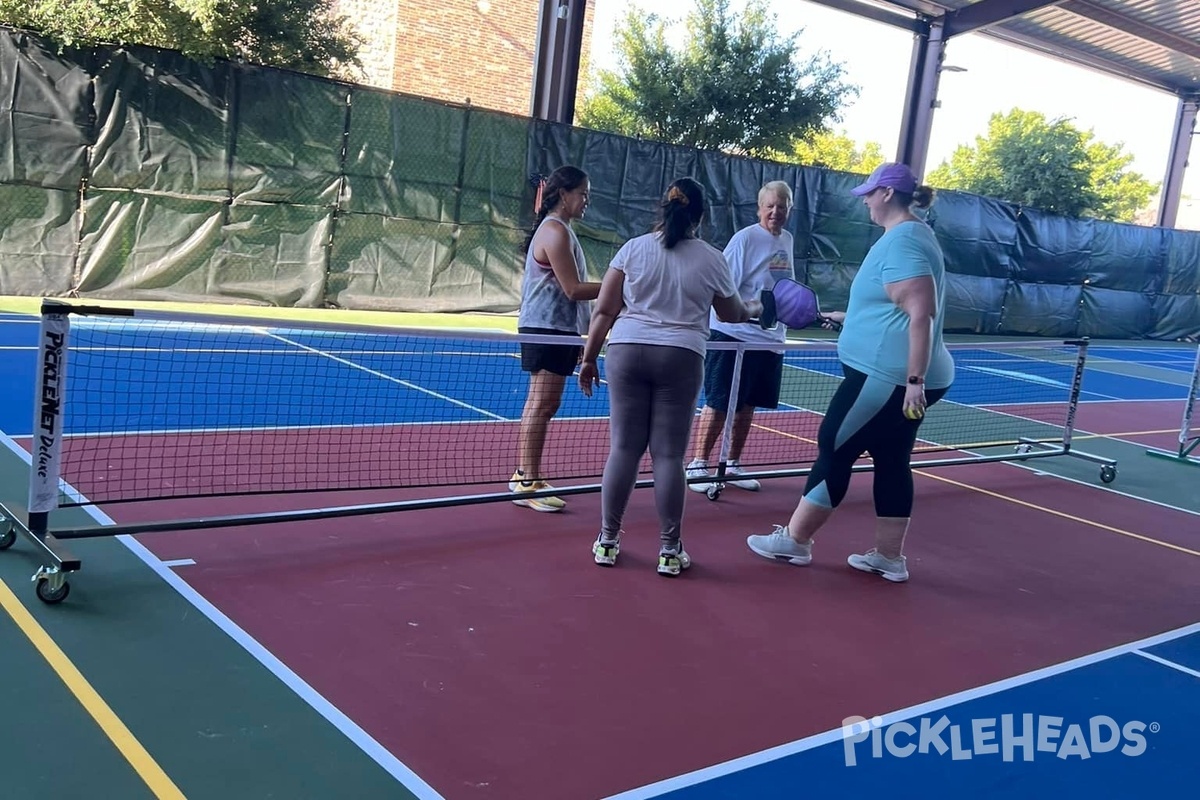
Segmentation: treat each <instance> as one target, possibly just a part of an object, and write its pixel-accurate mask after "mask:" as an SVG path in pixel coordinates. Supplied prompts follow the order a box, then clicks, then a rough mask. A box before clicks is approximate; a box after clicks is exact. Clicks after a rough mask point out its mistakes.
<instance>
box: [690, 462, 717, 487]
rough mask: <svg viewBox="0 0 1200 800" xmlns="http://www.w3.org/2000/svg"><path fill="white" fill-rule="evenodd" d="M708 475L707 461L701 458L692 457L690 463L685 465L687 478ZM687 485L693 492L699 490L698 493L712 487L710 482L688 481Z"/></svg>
mask: <svg viewBox="0 0 1200 800" xmlns="http://www.w3.org/2000/svg"><path fill="white" fill-rule="evenodd" d="M708 475H709V472H708V462H707V461H705V460H704V459H702V458H694V459H692V461H691V463H690V464H688V465H687V477H688V479H689V480H691V479H693V478H706V477H708ZM687 487H688V488H689V489H691V490H692V491H693V492H700V494H704V493H705V492H707V491H708V490H709V488H711V487H712V484H711V483H689V484H688V485H687Z"/></svg>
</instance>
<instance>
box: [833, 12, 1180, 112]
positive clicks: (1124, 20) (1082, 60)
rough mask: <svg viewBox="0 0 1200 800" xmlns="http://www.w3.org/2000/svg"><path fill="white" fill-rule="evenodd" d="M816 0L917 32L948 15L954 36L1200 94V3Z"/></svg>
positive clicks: (1169, 89) (1177, 91) (949, 34)
mask: <svg viewBox="0 0 1200 800" xmlns="http://www.w3.org/2000/svg"><path fill="white" fill-rule="evenodd" d="M814 2H817V3H819V4H821V5H826V6H830V7H833V8H838V9H841V10H843V11H848V12H850V13H853V14H857V15H859V16H863V17H867V18H870V19H874V20H876V21H879V22H885V23H888V24H891V25H897V26H900V27H905V28H909V29H912V30H914V31H919V30H920V29H921V26H922V24H923V23H924V22H925V21H926V20H928V19H930V18H933V19H936V18H939V17H942V18H944V20H945V24H946V33H947V37H948V38H949V37H953V36H954V35H956V34H961V33H967V32H972V31H974V32H977V33H980V34H983V35H985V36H990V37H992V38H995V39H1000V40H1002V41H1005V42H1009V43H1011V44H1015V45H1018V46H1020V47H1024V48H1027V49H1030V50H1034V51H1036V52H1039V53H1042V54H1045V55H1049V56H1053V57H1055V58H1059V59H1062V60H1065V61H1069V62H1073V63H1076V64H1080V65H1082V66H1085V67H1088V68H1091V69H1094V70H1098V71H1101V72H1105V73H1108V74H1110V75H1116V76H1119V77H1121V78H1125V79H1127V80H1131V81H1135V82H1137V83H1140V84H1143V85H1146V86H1150V87H1153V88H1156V89H1160V90H1162V91H1166V92H1170V93H1172V94H1175V95H1178V96H1180V97H1181V98H1195V97H1198V96H1200V0H1061V1H1060V2H1054V0H975V2H972V0H936V2H931V0H871V3H867V2H860V0H814ZM904 12H909V14H906V13H904ZM921 18H924V19H921Z"/></svg>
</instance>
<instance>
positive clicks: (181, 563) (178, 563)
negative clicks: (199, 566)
mask: <svg viewBox="0 0 1200 800" xmlns="http://www.w3.org/2000/svg"><path fill="white" fill-rule="evenodd" d="M162 565H163V566H164V567H194V566H196V559H194V558H174V559H171V560H170V561H164V562H162Z"/></svg>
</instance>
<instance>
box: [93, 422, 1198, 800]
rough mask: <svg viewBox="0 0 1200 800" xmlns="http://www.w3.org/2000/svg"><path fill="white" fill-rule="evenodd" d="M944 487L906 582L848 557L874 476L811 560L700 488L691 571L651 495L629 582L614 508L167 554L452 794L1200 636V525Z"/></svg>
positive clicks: (642, 758)
mask: <svg viewBox="0 0 1200 800" xmlns="http://www.w3.org/2000/svg"><path fill="white" fill-rule="evenodd" d="M1081 427H1084V423H1082V422H1081ZM916 480H917V491H918V498H917V503H918V505H917V509H916V514H915V522H914V525H913V531H912V533H911V534H910V539H909V543H908V546H907V551H908V554H909V569H910V572H911V573H912V580H911V581H910V582H909V583H907V584H903V585H893V584H888V583H886V582H884V581H882V580H879V579H878V578H875V577H873V576H868V575H864V574H862V573H858V572H855V571H853V570H851V569H849V568H848V567H847V566H846V564H845V559H846V556H847V555H848V554H849V553H851V552H855V551H861V550H862V549H863V548H865V547H868V546H869V545H870V539H871V526H872V520H873V512H872V510H871V506H870V485H871V476H869V475H860V476H857V477H856V478H855V480H854V482H853V485H852V487H851V492H850V495H849V497H848V498H847V500H846V503H845V505H844V506H843V508H842V509H841V511H840V512H839V513H838V514H837V515H835V517H834V519H833V521H832V522H831V523H830V524H829V526H828V527H827V528H826V530H825V531H823V532H822V535H821V536H820V539H819V541H818V544H817V547H816V550H815V556H816V562H815V563H814V564H813V566H811V567H808V568H797V567H791V566H786V565H781V564H774V563H770V562H767V561H765V560H763V559H760V558H758V557H756V556H754V555H753V554H751V553H750V552H749V551H748V550H747V549H746V546H745V543H744V538H745V535H746V534H747V533H751V532H755V531H758V532H764V531H766V530H769V525H770V523H782V522H785V521H786V518H787V516H788V514H789V513H790V511H791V509H792V507H793V505H794V503H795V501H796V499H797V497H798V493H799V490H800V485H801V484H800V482H799V481H798V480H795V479H788V480H779V481H772V482H767V483H766V484H765V485H764V489H763V491H762V492H760V493H757V494H751V493H747V492H742V491H739V490H736V489H732V488H731V489H729V490H728V491H726V492H725V494H724V495H722V497H721V499H720V501H718V502H715V503H714V502H710V501H708V500H706V499H705V498H704V497H703V496H701V495H699V494H689V497H688V512H687V518H686V521H685V534H684V535H685V541H686V543H687V546H688V550H689V552H691V553H692V556H693V558H694V560H695V566H694V567H693V569H692V570H691V571H689V572H688V573H686V574H685V575H684V576H682V577H681V578H679V579H676V580H668V579H664V578H661V577H659V576H658V575H656V574H655V572H654V565H655V559H656V554H657V535H656V533H655V530H656V526H655V521H654V519H655V518H654V513H653V502H652V494H651V492H650V491H648V490H639V491H637V492H635V494H634V501H633V504H632V506H631V509H630V512H629V514H628V515H627V517H626V531H627V534H626V536H625V538H624V539H623V541H622V545H623V547H622V553H621V557H620V562H619V564H618V566H617V567H616V568H614V569H601V568H598V567H596V566H595V565H593V564H592V562H591V557H590V552H589V548H590V544H591V541H592V539H593V538H594V536H595V532H596V530H597V524H598V518H599V498H598V497H597V496H595V495H587V496H580V497H574V498H570V500H569V502H570V505H569V508H568V509H567V511H566V512H565V513H563V514H559V515H555V514H536V513H534V512H532V511H530V510H528V509H523V508H517V507H515V506H512V505H511V504H509V503H502V504H495V505H482V506H472V507H464V508H449V509H438V510H431V511H421V512H405V513H399V514H392V515H386V516H371V517H361V518H348V519H337V520H328V521H320V522H303V523H292V524H287V525H266V526H256V527H248V528H239V529H228V530H210V531H191V532H179V533H170V534H155V535H146V536H141V537H139V538H140V540H141V541H142V542H143V543H144V544H146V545H147V546H149V547H150V548H151V550H152V551H153V552H154V553H155V554H156V555H157V556H158V557H160V558H162V559H164V560H170V559H195V561H196V564H195V565H194V566H185V567H181V568H178V573H179V574H180V575H181V576H182V577H183V578H184V579H185V580H186V581H187V582H188V583H189V584H190V585H191V586H193V587H194V588H196V589H197V590H198V591H199V592H200V593H201V594H203V595H204V596H205V597H206V598H208V599H209V600H210V601H211V602H213V603H214V604H215V605H216V606H217V607H218V608H219V609H220V610H221V611H223V612H224V613H226V614H227V615H229V616H230V617H231V618H232V619H233V620H234V621H235V622H236V623H237V624H238V625H240V626H241V627H242V628H244V629H245V630H246V631H247V632H248V633H249V634H250V635H251V636H253V637H254V638H255V639H257V640H258V641H259V642H260V643H262V644H263V645H264V646H266V647H267V648H268V649H269V650H271V651H272V652H273V653H274V654H275V655H276V656H278V657H279V658H280V659H281V660H282V661H283V662H284V663H285V664H287V665H288V666H289V667H290V668H291V669H292V670H294V671H295V672H296V673H298V674H299V675H300V677H302V678H303V679H305V680H306V681H307V682H308V683H309V684H311V685H312V686H313V687H314V688H315V689H316V690H317V691H318V692H319V693H321V694H322V695H323V696H324V697H325V698H326V699H328V700H329V701H331V702H332V703H333V704H334V705H336V706H337V707H338V708H339V709H341V710H342V711H343V712H344V713H346V714H347V715H348V716H349V717H350V718H351V719H353V720H354V721H355V722H356V723H357V724H358V725H360V726H361V727H362V728H363V729H365V730H366V731H367V732H368V733H369V734H371V735H372V736H373V737H374V738H375V739H376V740H378V741H379V742H380V743H381V744H383V745H384V746H385V747H387V748H388V749H389V750H390V751H391V752H392V753H393V754H394V755H395V756H396V757H397V758H399V759H400V760H401V761H403V762H404V763H405V764H407V765H408V766H409V767H410V768H412V769H413V770H414V771H415V772H416V773H417V774H419V775H420V776H422V777H423V778H424V779H425V780H426V781H428V782H429V783H430V784H431V785H432V786H433V787H434V788H435V789H437V790H438V791H439V792H440V793H441V794H442V795H443V796H445V797H446V798H476V797H478V798H542V797H545V798H599V797H605V796H608V795H611V794H614V793H617V792H620V791H622V790H626V789H630V788H633V787H636V786H639V785H643V784H646V783H650V782H653V781H657V780H661V779H663V778H667V777H670V776H673V775H678V774H681V773H684V772H687V771H690V770H695V769H699V768H702V767H706V766H710V765H713V764H716V763H719V762H722V761H725V760H728V759H731V758H735V757H737V756H741V755H745V754H748V753H752V752H755V751H759V750H762V749H765V748H769V747H773V746H776V745H780V744H783V743H787V742H791V741H794V740H796V739H799V738H802V737H804V736H807V735H810V734H814V733H818V732H821V731H825V730H829V729H832V728H835V727H838V726H839V725H841V724H842V721H843V719H845V718H846V717H848V716H852V715H861V716H866V717H870V716H872V715H874V714H880V713H885V712H887V711H890V710H894V709H899V708H903V707H906V706H910V705H913V704H916V703H920V702H923V701H927V700H931V699H935V698H938V697H944V696H946V695H949V694H952V693H954V692H958V691H962V690H966V689H970V688H972V687H977V686H980V685H983V684H986V683H989V682H991V681H995V680H999V679H1002V678H1006V677H1010V676H1013V675H1017V674H1020V673H1024V672H1027V671H1029V670H1032V669H1035V668H1039V667H1043V666H1047V665H1051V664H1055V663H1058V662H1062V661H1064V660H1067V659H1071V658H1074V657H1077V656H1081V655H1084V654H1088V653H1091V652H1095V651H1097V650H1101V649H1104V648H1107V647H1110V646H1115V645H1118V644H1122V643H1125V642H1128V641H1132V640H1135V639H1139V638H1141V637H1145V636H1148V635H1151V634H1155V633H1159V632H1162V631H1166V630H1170V629H1174V628H1178V627H1182V626H1184V625H1187V624H1191V623H1194V622H1196V620H1197V619H1200V597H1198V596H1197V595H1196V592H1195V586H1196V580H1195V574H1196V573H1195V570H1196V566H1197V563H1198V562H1197V560H1196V558H1197V552H1196V551H1197V550H1198V549H1200V548H1198V547H1197V544H1198V543H1197V542H1196V541H1195V539H1196V537H1195V535H1194V533H1189V532H1190V531H1194V530H1195V529H1196V527H1197V526H1196V517H1195V516H1194V515H1189V514H1186V513H1184V512H1180V511H1173V510H1170V509H1166V508H1162V507H1159V506H1154V505H1151V504H1147V503H1143V502H1140V501H1137V500H1134V499H1131V498H1128V497H1124V496H1121V495H1117V494H1113V493H1109V492H1105V491H1102V490H1100V489H1097V488H1092V487H1088V486H1081V485H1077V484H1073V483H1068V482H1064V481H1059V480H1056V479H1054V478H1052V477H1048V476H1044V475H1037V474H1035V473H1034V472H1032V471H1030V470H1024V469H1018V468H1015V467H1013V466H1009V465H996V464H991V465H970V466H962V467H954V468H948V469H939V470H931V471H930V473H929V474H926V475H921V476H919V477H918V478H917V479H916ZM968 486H973V487H978V489H982V490H983V491H977V490H975V489H972V488H967V487H968ZM369 499H370V500H376V499H378V498H376V497H371V498H369ZM361 500H363V497H362V496H349V495H341V496H334V497H328V498H325V499H323V500H322V501H321V502H322V504H329V505H332V504H337V503H348V502H353V501H361ZM1014 501H1015V502H1014ZM288 502H289V503H291V504H292V505H294V507H301V506H304V505H311V504H312V503H311V499H308V501H307V502H306V498H300V497H297V498H292V499H291V500H289V501H288ZM218 503H219V504H220V507H219V508H217V505H218ZM254 510H259V507H258V506H257V505H255V504H254V501H252V500H250V499H247V498H243V499H242V500H239V501H228V500H222V501H215V500H213V499H205V500H194V501H190V500H189V501H174V502H172V503H171V505H170V516H172V517H174V516H180V517H187V516H206V515H212V514H214V513H234V512H237V511H254ZM109 513H110V514H111V515H112V516H113V517H115V518H116V520H117V521H118V522H134V521H138V520H139V519H147V518H158V517H161V516H162V515H163V514H164V506H163V504H157V505H152V504H148V505H146V506H141V507H139V506H122V507H113V508H110V509H109ZM1089 520H1092V521H1096V522H1094V523H1093V522H1089ZM1101 525H1102V526H1104V527H1101ZM1135 536H1141V537H1146V538H1148V539H1155V540H1161V541H1162V542H1165V543H1167V544H1169V545H1170V544H1173V545H1176V546H1177V547H1178V549H1172V548H1171V547H1169V546H1164V545H1162V544H1155V543H1152V542H1149V541H1146V540H1145V539H1138V538H1135ZM1189 540H1190V541H1189ZM85 570H86V565H85Z"/></svg>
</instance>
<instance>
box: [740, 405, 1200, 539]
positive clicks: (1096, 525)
mask: <svg viewBox="0 0 1200 800" xmlns="http://www.w3.org/2000/svg"><path fill="white" fill-rule="evenodd" d="M755 427H762V429H763V430H765V431H770V432H771V433H777V434H779V435H780V436H785V437H787V438H789V439H797V440H799V441H802V442H808V443H810V444H816V442H814V441H813V440H812V439H808V438H805V437H803V436H797V435H795V434H794V433H787V432H786V431H778V430H775V429H774V428H768V427H766V426H757V425H756V426H755ZM913 474H915V475H922V476H924V477H926V478H933V479H934V480H935V481H941V482H942V483H948V484H950V485H952V486H960V487H962V488H963V489H970V490H971V491H973V492H979V493H980V494H986V495H988V496H989V497H995V498H996V499H997V500H1004V501H1006V502H1009V503H1015V504H1016V505H1019V506H1025V507H1026V508H1032V509H1035V510H1037V511H1044V512H1046V513H1047V514H1051V515H1053V516H1056V517H1062V518H1063V519H1069V520H1071V521H1072V522H1079V523H1082V524H1084V525H1090V526H1091V527H1093V528H1099V529H1100V530H1104V531H1108V532H1109V533H1116V534H1120V535H1121V536H1128V537H1129V538H1130V539H1137V540H1139V541H1143V542H1149V543H1150V544H1156V545H1159V546H1160V547H1166V548H1167V549H1169V550H1178V551H1179V552H1180V553H1187V554H1188V555H1189V556H1200V551H1196V550H1189V549H1188V548H1186V547H1181V546H1180V545H1177V544H1171V543H1170V542H1164V541H1161V540H1159V539H1154V538H1151V537H1149V536H1143V535H1142V534H1140V533H1133V532H1132V531H1127V530H1122V529H1121V528H1114V527H1113V526H1112V525H1105V524H1104V523H1103V522H1096V521H1095V520H1090V519H1086V518H1084V517H1077V516H1075V515H1074V514H1068V513H1067V512H1065V511H1056V510H1055V509H1053V508H1046V507H1045V506H1039V505H1038V504H1037V503H1030V502H1027V501H1025V500H1018V499H1017V498H1015V497H1009V496H1008V495H1006V494H1000V493H999V492H993V491H991V490H989V489H981V488H980V487H978V486H972V485H971V484H969V483H961V482H960V481H956V480H953V479H951V478H943V477H942V476H941V475H934V474H933V473H931V472H927V471H925V470H922V469H916V468H914V469H913Z"/></svg>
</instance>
